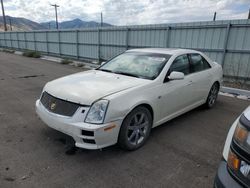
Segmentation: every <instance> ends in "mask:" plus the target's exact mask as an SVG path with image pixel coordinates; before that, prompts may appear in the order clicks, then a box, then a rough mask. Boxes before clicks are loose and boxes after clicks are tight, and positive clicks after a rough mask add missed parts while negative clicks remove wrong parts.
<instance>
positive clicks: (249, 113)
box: [223, 106, 250, 161]
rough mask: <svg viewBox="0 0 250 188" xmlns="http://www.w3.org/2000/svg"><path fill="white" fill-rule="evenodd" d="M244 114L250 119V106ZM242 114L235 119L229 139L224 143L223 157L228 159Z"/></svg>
mask: <svg viewBox="0 0 250 188" xmlns="http://www.w3.org/2000/svg"><path fill="white" fill-rule="evenodd" d="M243 114H244V116H245V117H246V118H247V119H248V120H249V121H250V106H249V107H248V108H247V109H246V110H245V111H244V112H243ZM239 119H240V116H239V117H238V118H237V119H236V120H235V121H234V123H233V124H232V126H231V128H230V130H229V132H228V134H227V139H226V142H225V145H224V149H223V158H224V159H225V160H226V161H227V158H228V154H229V150H230V145H231V142H232V139H233V135H234V131H235V129H236V126H237V123H238V122H239Z"/></svg>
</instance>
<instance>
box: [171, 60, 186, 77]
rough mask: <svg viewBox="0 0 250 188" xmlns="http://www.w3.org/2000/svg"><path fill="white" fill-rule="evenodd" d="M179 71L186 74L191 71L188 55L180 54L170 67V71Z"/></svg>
mask: <svg viewBox="0 0 250 188" xmlns="http://www.w3.org/2000/svg"><path fill="white" fill-rule="evenodd" d="M173 71H177V72H182V73H184V75H187V74H189V73H190V71H189V60H188V56H187V55H181V56H178V57H177V58H176V59H175V60H174V62H173V63H172V65H171V66H170V68H169V73H171V72H173Z"/></svg>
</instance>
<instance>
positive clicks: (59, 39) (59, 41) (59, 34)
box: [58, 30, 62, 56]
mask: <svg viewBox="0 0 250 188" xmlns="http://www.w3.org/2000/svg"><path fill="white" fill-rule="evenodd" d="M58 51H59V56H61V54H62V53H61V31H60V30H58Z"/></svg>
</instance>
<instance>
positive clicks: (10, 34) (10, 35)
mask: <svg viewBox="0 0 250 188" xmlns="http://www.w3.org/2000/svg"><path fill="white" fill-rule="evenodd" d="M9 35H10V47H11V48H13V45H12V37H11V33H9Z"/></svg>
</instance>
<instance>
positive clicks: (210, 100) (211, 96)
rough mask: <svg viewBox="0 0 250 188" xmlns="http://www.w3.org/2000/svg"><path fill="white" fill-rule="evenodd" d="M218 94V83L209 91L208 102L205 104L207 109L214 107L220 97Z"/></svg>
mask: <svg viewBox="0 0 250 188" xmlns="http://www.w3.org/2000/svg"><path fill="white" fill-rule="evenodd" d="M218 93H219V84H218V83H217V82H216V83H214V84H213V85H212V87H211V89H210V91H209V94H208V97H207V101H206V103H205V105H206V107H207V108H212V107H213V106H214V104H215V102H216V100H217V97H218Z"/></svg>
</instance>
